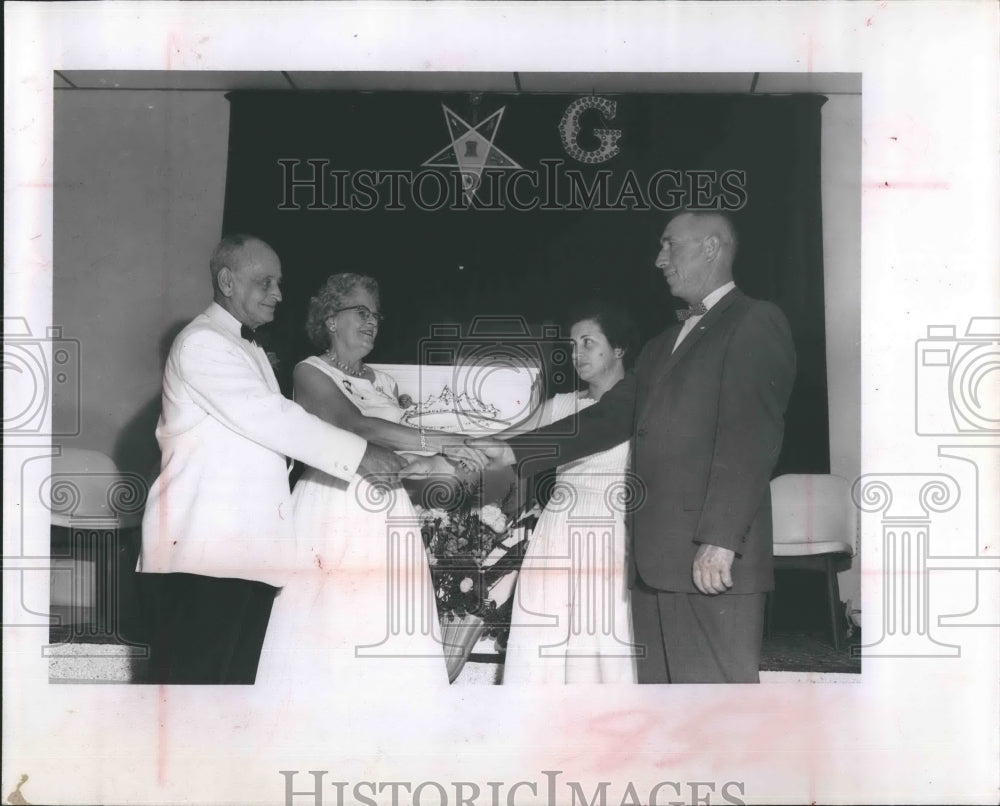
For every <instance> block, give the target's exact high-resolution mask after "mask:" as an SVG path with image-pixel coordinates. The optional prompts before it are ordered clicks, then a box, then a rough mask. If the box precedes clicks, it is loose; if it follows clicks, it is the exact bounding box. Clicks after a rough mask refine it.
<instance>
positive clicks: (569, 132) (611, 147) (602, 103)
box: [559, 95, 622, 165]
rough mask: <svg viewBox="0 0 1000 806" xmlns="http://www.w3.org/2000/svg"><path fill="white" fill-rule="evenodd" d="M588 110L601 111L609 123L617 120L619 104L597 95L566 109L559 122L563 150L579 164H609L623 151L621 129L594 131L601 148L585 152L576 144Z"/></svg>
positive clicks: (580, 99) (578, 101) (582, 99)
mask: <svg viewBox="0 0 1000 806" xmlns="http://www.w3.org/2000/svg"><path fill="white" fill-rule="evenodd" d="M587 109H597V110H599V111H600V113H601V116H602V117H603V118H604V120H606V121H608V120H614V119H615V112H616V110H617V109H618V104H617V103H616V102H615V101H609V100H608V99H607V98H600V97H598V96H596V95H588V96H586V97H584V98H577V99H576V100H575V101H573V103H571V104H570V105H569V106H568V107H566V111H565V112H564V113H563V116H562V120H560V121H559V137H560V138H561V139H562V144H563V148H565V149H566V153H567V154H569V155H570V156H571V157H572V158H573V159H575V160H577V161H578V162H585V163H587V164H589V165H593V164H595V163H598V162H607V161H608V160H609V159H611V158H612V157H614V156H616V155H617V154H618V152H619V151H621V149H620V148H619V147H618V141H619V140H621V137H622V133H621V129H594V134H595V135H596V136H597V138H598V139H599V140H600V141H601V146H600V148H596V149H594V150H593V151H584V150H583V149H582V148H580V146H579V144H578V143H577V142H576V138H577V135H578V134H579V133H580V115H582V114H583V113H584V112H585V111H586V110H587Z"/></svg>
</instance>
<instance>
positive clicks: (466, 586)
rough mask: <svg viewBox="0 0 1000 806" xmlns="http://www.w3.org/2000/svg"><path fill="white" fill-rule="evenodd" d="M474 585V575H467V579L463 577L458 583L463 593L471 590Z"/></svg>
mask: <svg viewBox="0 0 1000 806" xmlns="http://www.w3.org/2000/svg"><path fill="white" fill-rule="evenodd" d="M472 586H473V582H472V577H466V578H465V579H463V580H462V581H461V582H459V583H458V589H459V590H460V591H462V593H468V592H469V591H471V590H472Z"/></svg>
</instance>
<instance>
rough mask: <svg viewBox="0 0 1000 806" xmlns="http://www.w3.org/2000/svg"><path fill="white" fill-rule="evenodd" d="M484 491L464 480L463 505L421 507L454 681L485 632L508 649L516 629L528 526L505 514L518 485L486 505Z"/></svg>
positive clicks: (422, 532)
mask: <svg viewBox="0 0 1000 806" xmlns="http://www.w3.org/2000/svg"><path fill="white" fill-rule="evenodd" d="M479 492H480V487H479V486H478V485H472V484H468V483H463V484H462V485H461V489H460V491H459V495H458V496H456V500H457V501H458V504H457V506H455V507H452V508H450V509H441V508H432V509H422V508H420V507H418V508H417V512H418V514H419V516H420V520H421V534H422V535H423V539H424V545H425V546H426V547H427V552H428V558H429V562H430V566H431V577H432V578H433V582H434V592H435V597H436V599H437V606H438V614H439V615H440V617H441V626H442V631H443V634H444V641H445V650H446V652H445V654H446V657H447V659H448V668H449V675H450V676H451V678H452V679H454V677H455V676H457V675H458V672H459V671H460V670H461V668H462V665H464V663H465V661H466V660H467V659H468V656H469V654H470V653H471V651H472V646H473V644H475V643H476V641H478V640H479V638H481V637H482V636H483V635H487V636H490V637H493V638H494V639H496V641H497V645H498V648H500V649H502V648H503V646H504V644H505V642H506V638H507V634H508V632H509V631H510V610H511V604H512V597H511V595H510V594H511V592H512V590H513V588H512V583H513V576H511V575H512V572H514V571H516V570H517V569H518V568H519V567H520V564H521V559H522V549H523V546H522V541H523V539H524V530H523V529H514V528H512V523H511V520H510V519H509V518H508V516H507V515H506V514H505V509H506V508H507V506H508V505H509V504H510V502H511V500H512V498H513V494H514V488H513V487H512V488H511V489H510V490H509V491H508V493H507V495H506V496H505V497H504V499H503V501H501V502H500V503H499V504H492V503H491V504H485V505H483V506H480V505H479V498H480V496H479ZM508 583H509V584H508Z"/></svg>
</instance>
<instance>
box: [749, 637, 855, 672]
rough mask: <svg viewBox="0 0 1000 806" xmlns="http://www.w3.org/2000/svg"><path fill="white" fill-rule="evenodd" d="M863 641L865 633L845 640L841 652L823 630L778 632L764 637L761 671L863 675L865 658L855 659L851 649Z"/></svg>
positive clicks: (841, 644)
mask: <svg viewBox="0 0 1000 806" xmlns="http://www.w3.org/2000/svg"><path fill="white" fill-rule="evenodd" d="M860 642H861V633H860V632H859V631H855V633H854V635H853V636H852V637H851V638H846V637H843V636H842V637H841V643H840V649H839V650H837V649H834V648H833V641H832V640H831V638H830V635H829V633H828V632H824V631H822V630H811V631H810V630H780V631H778V630H775V631H774V632H772V633H771V634H770V635H766V636H764V645H763V647H762V652H761V661H760V668H761V671H764V672H836V673H839V674H861V658H852V657H851V646H857V645H859V644H860Z"/></svg>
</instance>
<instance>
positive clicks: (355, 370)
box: [323, 352, 366, 378]
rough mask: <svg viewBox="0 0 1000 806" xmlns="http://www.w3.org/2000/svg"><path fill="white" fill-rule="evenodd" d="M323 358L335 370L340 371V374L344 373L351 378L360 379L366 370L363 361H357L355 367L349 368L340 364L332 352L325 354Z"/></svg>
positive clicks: (342, 363)
mask: <svg viewBox="0 0 1000 806" xmlns="http://www.w3.org/2000/svg"><path fill="white" fill-rule="evenodd" d="M323 357H324V358H325V359H326V360H327V361H329V362H330V363H331V364H333V365H334V366H335V367H336V368H337V369H339V370H341V371H342V372H346V373H347V374H348V375H350V376H351V377H352V378H360V377H361V376H362V374H363V373H364V371H365V369H366V367H365V364H364V362H363V361H359V362H358V363H357V366H355V367H351V366H349V365H348V364H345V363H344V362H342V361H341V360H340V359H338V358H337V354H336V353H334V352H327V353H325V354H324V355H323Z"/></svg>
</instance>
